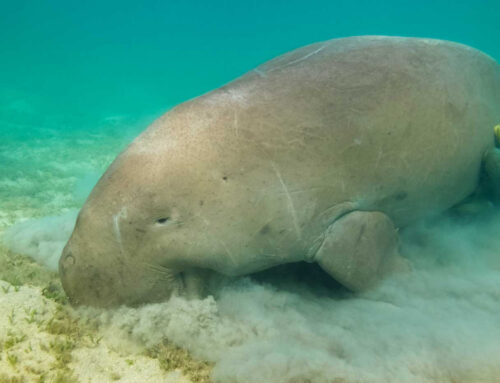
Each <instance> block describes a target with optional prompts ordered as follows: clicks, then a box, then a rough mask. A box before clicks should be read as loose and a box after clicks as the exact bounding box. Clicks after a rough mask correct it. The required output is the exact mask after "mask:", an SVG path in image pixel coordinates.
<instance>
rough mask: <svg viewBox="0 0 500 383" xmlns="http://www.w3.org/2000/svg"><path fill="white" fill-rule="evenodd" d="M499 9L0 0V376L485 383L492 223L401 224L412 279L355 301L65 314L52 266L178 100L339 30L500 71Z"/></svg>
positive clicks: (499, 244)
mask: <svg viewBox="0 0 500 383" xmlns="http://www.w3.org/2000/svg"><path fill="white" fill-rule="evenodd" d="M499 15H500V1H498V0H490V1H444V0H436V1H418V2H416V1H347V0H344V1H296V0H288V1H283V0H275V1H263V0H261V1H249V0H246V1H220V0H219V1H217V0H214V1H152V0H151V1H141V2H135V1H96V0H91V1H85V2H77V1H60V0H53V1H48V0H47V1H25V0H20V1H13V2H0V243H1V244H0V285H1V291H0V382H1V383H3V382H108V381H109V382H112V381H120V382H139V381H149V382H186V381H193V382H198V381H199V382H202V381H203V382H205V381H210V380H212V381H217V382H313V383H316V382H363V383H364V382H398V383H400V382H415V383H417V382H418V383H420V382H454V383H458V382H499V381H500V378H498V377H499V376H500V363H499V362H500V250H499V249H500V236H498V234H497V233H498V232H499V230H500V216H498V214H497V213H496V212H492V213H491V214H489V215H488V217H479V218H478V217H474V218H471V219H470V221H468V222H467V224H463V223H462V222H460V223H457V222H455V221H452V220H450V219H449V218H446V217H444V218H443V219H442V220H441V221H439V222H437V223H436V222H433V223H430V224H428V225H422V226H419V227H416V228H414V229H412V230H411V231H408V232H407V233H405V235H404V238H403V239H404V241H403V247H404V249H405V251H406V252H405V255H407V256H408V257H409V258H410V259H412V260H413V261H414V264H415V271H414V273H413V274H412V275H411V276H407V277H401V278H398V277H396V278H394V279H391V280H389V281H387V282H386V283H384V284H382V285H381V286H380V287H379V288H377V289H375V290H373V291H370V292H368V293H366V294H362V295H360V296H356V297H352V296H349V297H348V298H346V297H345V296H344V295H343V294H340V293H339V294H337V293H331V294H330V293H329V292H325V290H324V289H325V287H324V286H319V287H318V286H310V285H308V284H307V283H303V282H302V281H295V280H291V279H290V278H282V279H281V280H280V279H279V278H277V279H278V282H272V283H271V282H269V280H268V279H266V277H263V279H262V280H254V279H246V278H243V279H241V280H237V281H232V282H231V283H229V284H228V285H227V286H225V287H224V288H223V289H221V290H220V291H219V292H218V294H216V295H215V296H214V297H209V298H206V299H203V300H192V301H185V300H182V299H181V298H175V299H173V300H172V301H170V302H167V303H163V304H156V305H147V306H144V307H142V308H138V309H131V308H121V309H116V310H94V309H87V310H84V309H80V310H73V309H71V308H70V307H69V306H68V305H67V302H66V299H65V296H64V293H63V292H62V290H61V288H60V284H59V282H58V278H57V274H56V273H55V272H54V270H55V268H56V262H57V258H58V256H59V252H60V251H61V249H62V246H63V245H64V243H65V241H66V240H67V238H68V236H69V234H70V232H71V230H72V225H73V223H74V219H75V216H76V212H77V210H78V208H80V207H81V205H82V204H83V202H84V200H85V198H86V196H87V195H88V193H89V192H90V190H91V189H92V187H93V185H94V184H95V182H96V181H97V179H98V178H99V176H100V175H101V174H102V172H103V171H104V170H105V169H106V167H107V166H108V165H109V164H110V163H111V161H112V160H113V159H114V157H115V156H116V155H117V154H118V153H119V152H120V150H122V149H123V148H124V147H125V146H126V145H127V144H128V143H129V142H130V141H131V140H132V139H133V138H134V137H135V136H136V135H137V134H138V133H139V132H141V131H142V130H144V129H145V128H146V127H147V126H148V124H149V123H151V122H152V121H153V120H154V119H155V118H157V117H159V116H160V115H162V114H163V113H164V112H165V111H167V110H168V109H169V108H171V107H172V106H174V105H176V104H178V103H180V102H183V101H185V100H187V99H190V98H193V97H196V96H198V95H200V94H202V93H205V92H207V91H209V90H211V89H214V88H216V87H219V86H221V85H223V84H224V83H226V82H228V81H230V80H232V79H234V78H235V77H237V76H239V75H241V74H243V73H245V72H247V71H248V70H251V69H253V68H254V67H255V66H257V65H258V64H260V63H262V62H264V61H266V60H269V59H271V58H273V57H275V56H277V55H279V54H282V53H285V52H287V51H289V50H291V49H294V48H297V47H300V46H303V45H306V44H309V43H313V42H317V41H321V40H327V39H331V38H337V37H346V36H353V35H375V34H376V35H399V36H414V37H431V38H439V39H445V40H452V41H457V42H461V43H464V44H467V45H470V46H473V47H475V48H477V49H480V50H482V51H483V52H485V53H487V54H489V55H490V56H492V57H493V58H495V59H496V60H497V61H498V60H500V17H499ZM499 107H500V105H499ZM499 123H500V121H499Z"/></svg>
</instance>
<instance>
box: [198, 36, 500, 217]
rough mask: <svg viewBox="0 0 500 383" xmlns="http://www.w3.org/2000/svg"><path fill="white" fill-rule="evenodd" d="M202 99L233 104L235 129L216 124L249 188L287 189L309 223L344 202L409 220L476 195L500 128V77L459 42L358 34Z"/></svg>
mask: <svg viewBox="0 0 500 383" xmlns="http://www.w3.org/2000/svg"><path fill="white" fill-rule="evenodd" d="M195 102H201V103H202V104H204V103H206V104H207V105H212V104H213V105H217V106H218V107H220V105H221V104H227V108H226V109H227V114H228V117H227V118H228V120H230V121H233V120H234V121H233V122H231V123H230V124H229V125H230V126H231V128H230V129H229V128H228V126H224V127H220V128H219V129H224V130H225V132H223V133H221V132H220V131H219V130H218V128H217V127H213V131H214V132H213V134H214V136H220V135H224V137H225V139H224V141H223V142H222V143H221V148H220V151H221V152H223V153H224V159H225V160H224V161H226V162H227V163H228V164H229V163H230V164H233V165H234V164H237V165H238V166H240V165H242V164H244V166H245V171H246V172H247V174H250V175H249V176H248V177H249V179H248V184H249V185H257V187H258V185H262V184H263V183H264V181H262V182H261V180H262V179H269V178H273V179H275V180H276V184H277V185H276V186H277V188H278V189H279V188H280V185H279V184H280V183H281V184H282V185H281V186H284V185H286V193H290V195H289V196H288V197H287V198H288V199H293V203H294V204H295V206H301V207H302V209H299V210H300V211H299V210H297V211H298V212H297V214H298V215H299V216H298V217H296V219H297V220H298V222H297V225H303V224H304V223H305V222H306V221H308V220H311V219H314V217H315V216H317V215H318V214H321V213H322V212H324V211H327V210H328V209H329V208H331V207H332V206H335V205H336V204H341V203H344V202H352V203H353V206H355V208H356V209H361V210H379V211H383V212H385V213H387V214H388V215H389V216H390V217H391V218H392V219H393V220H394V221H395V223H396V224H397V225H405V224H407V223H409V222H411V221H413V220H415V219H417V218H419V217H422V216H424V215H426V214H428V213H429V212H431V211H441V210H444V209H446V208H448V207H450V206H452V205H453V204H455V203H457V202H459V201H460V200H461V199H463V198H464V197H466V196H467V195H468V194H470V193H471V192H473V190H474V189H475V188H476V186H477V182H478V178H479V171H480V166H481V165H480V163H481V158H482V155H483V154H484V152H485V151H486V150H487V149H489V148H490V147H492V146H493V143H494V140H493V130H492V128H493V126H494V125H495V124H497V123H499V122H500V70H499V66H498V64H497V63H496V62H495V61H494V60H493V59H491V58H490V57H488V56H487V55H485V54H483V53H481V52H479V51H477V50H475V49H472V48H469V47H467V46H464V45H461V44H457V43H451V42H445V41H439V40H430V39H414V38H399V37H353V38H345V39H336V40H330V41H326V42H323V43H318V44H313V45H310V46H307V47H304V48H301V49H298V50H296V51H292V52H290V53H287V54H285V55H283V56H280V57H278V58H276V59H274V60H272V61H269V62H268V63H265V64H263V65H261V66H260V67H258V68H257V69H255V70H254V71H252V72H249V73H248V74H246V75H244V76H243V77H241V78H239V79H237V80H236V81H233V82H232V83H229V84H228V85H226V86H225V87H223V88H221V89H219V90H217V91H215V92H211V93H209V94H207V95H205V96H203V97H201V98H198V99H196V101H195ZM228 136H229V137H228ZM231 148H232V149H233V150H232V149H231ZM228 167H230V165H228ZM233 167H234V166H233ZM256 168H258V169H260V170H259V172H255V174H256V175H255V176H251V174H252V173H251V172H250V170H251V169H256ZM263 169H267V171H265V170H263ZM264 173H265V175H263V174H264ZM252 177H253V178H252ZM289 202H290V201H289Z"/></svg>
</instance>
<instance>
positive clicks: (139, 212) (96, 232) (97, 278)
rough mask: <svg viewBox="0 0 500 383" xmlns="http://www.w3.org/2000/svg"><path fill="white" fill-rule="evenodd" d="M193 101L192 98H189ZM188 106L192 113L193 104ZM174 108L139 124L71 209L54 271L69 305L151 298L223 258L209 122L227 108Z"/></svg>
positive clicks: (223, 211)
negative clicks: (72, 217) (72, 220)
mask: <svg viewBox="0 0 500 383" xmlns="http://www.w3.org/2000/svg"><path fill="white" fill-rule="evenodd" d="M195 104H200V103H199V102H198V103H195ZM194 109H195V110H194ZM212 109H213V107H211V106H210V103H207V105H205V106H203V107H199V106H196V105H192V104H191V103H187V104H184V105H181V106H179V107H177V108H175V109H173V110H172V111H170V112H169V113H167V114H166V115H164V116H163V117H162V118H160V119H159V120H158V121H156V122H155V123H154V124H153V125H152V126H151V127H150V128H148V129H147V130H146V131H145V132H144V133H143V134H142V135H140V136H139V137H138V138H137V139H136V140H135V141H134V142H133V143H132V144H131V145H130V146H129V147H128V148H127V149H126V150H124V151H123V152H122V153H121V154H120V155H119V156H118V157H117V158H116V159H115V161H114V162H113V163H112V165H111V166H110V167H109V169H108V170H107V171H106V172H105V174H104V175H103V176H102V178H101V179H100V180H99V182H98V184H97V185H96V186H95V188H94V190H93V191H92V192H91V194H90V195H89V197H88V199H87V201H86V202H85V204H84V206H83V208H82V209H81V211H80V214H79V216H78V219H77V221H76V225H75V228H74V231H73V233H72V235H71V238H70V240H69V241H68V243H67V245H66V247H65V248H64V250H63V253H62V255H61V258H60V261H59V272H60V276H61V280H62V284H63V287H64V289H65V291H66V293H67V294H68V296H69V298H70V300H71V302H73V303H75V304H83V305H93V306H112V305H118V304H132V305H133V304H138V303H143V302H154V301H161V300H164V299H166V298H168V297H169V296H170V295H171V294H172V293H175V292H182V291H184V290H186V289H188V288H189V283H190V282H189V278H188V277H192V278H193V279H194V280H196V278H197V276H199V275H201V274H203V273H205V271H206V270H209V269H214V268H217V265H214V264H213V263H214V262H217V261H214V258H213V257H212V258H211V257H210V255H211V254H219V253H222V254H225V253H226V252H227V248H228V247H231V244H230V242H231V241H233V240H234V239H236V240H237V238H234V237H233V238H232V236H231V235H228V236H227V237H224V233H225V232H227V230H226V231H225V230H224V229H225V227H224V225H225V224H224V223H227V222H228V220H230V217H228V216H227V214H228V213H229V212H230V211H231V212H232V213H231V214H234V215H235V216H236V215H237V212H236V213H235V211H234V209H233V207H232V206H230V205H231V201H230V199H228V198H227V187H228V183H229V182H230V180H228V176H227V174H226V173H225V169H224V158H223V157H224V156H221V155H220V154H219V152H218V150H216V149H215V148H216V147H217V145H214V141H217V142H218V143H219V144H220V137H217V135H216V134H215V135H214V134H213V132H212V133H210V130H211V129H212V128H214V129H215V126H220V125H221V124H225V123H226V122H227V121H229V120H231V119H232V118H233V116H232V115H231V114H228V115H226V114H225V113H224V112H217V111H215V110H212Z"/></svg>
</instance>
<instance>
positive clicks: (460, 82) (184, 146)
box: [59, 36, 500, 306]
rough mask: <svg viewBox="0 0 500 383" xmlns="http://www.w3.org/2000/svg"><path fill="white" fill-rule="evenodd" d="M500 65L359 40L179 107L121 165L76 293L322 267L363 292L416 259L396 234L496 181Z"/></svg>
mask: <svg viewBox="0 0 500 383" xmlns="http://www.w3.org/2000/svg"><path fill="white" fill-rule="evenodd" d="M499 122H500V69H499V65H498V64H497V63H496V62H495V61H494V60H493V59H492V58H490V57H488V56H487V55H485V54H483V53H481V52H479V51H477V50H475V49H472V48H470V47H467V46H464V45H461V44H457V43H452V42H446V41H439V40H431V39H416V38H402V37H378V36H366V37H350V38H343V39H334V40H329V41H326V42H320V43H317V44H312V45H309V46H306V47H303V48H300V49H297V50H294V51H292V52H289V53H287V54H284V55H282V56H279V57H277V58H275V59H274V60H271V61H269V62H267V63H265V64H263V65H261V66H259V67H257V68H256V69H255V70H253V71H250V72H249V73H247V74H245V75H243V76H242V77H240V78H238V79H236V80H234V81H232V82H230V83H229V84H227V85H225V86H223V87H221V88H219V89H216V90H214V91H212V92H209V93H207V94H204V95H202V96H200V97H197V98H195V99H193V100H190V101H187V102H185V103H183V104H181V105H179V106H177V107H176V108H174V109H172V110H171V111H169V112H168V113H166V114H165V115H163V116H162V117H161V118H159V119H158V120H157V121H155V122H154V123H153V124H152V125H151V126H150V127H149V128H148V129H147V130H145V131H144V132H143V133H142V134H141V135H140V136H139V137H138V138H137V139H135V141H133V142H132V143H131V144H130V146H129V147H128V148H126V149H125V150H124V151H123V152H122V153H121V154H120V155H119V156H118V157H117V158H116V160H115V161H114V162H113V163H112V165H111V166H110V167H109V169H108V170H107V171H106V172H105V174H104V175H103V176H102V178H101V179H100V181H99V182H98V184H97V185H96V186H95V188H94V190H93V191H92V193H91V194H90V196H89V197H88V199H87V201H86V203H85V205H84V206H83V208H82V209H81V212H80V214H79V216H78V219H77V222H76V226H75V228H74V232H73V234H72V236H71V238H70V240H69V242H68V243H67V245H66V247H65V249H64V251H63V254H62V256H61V259H60V262H59V268H60V275H61V279H62V283H63V286H64V289H65V291H66V292H67V294H68V296H69V297H70V299H71V301H72V302H73V303H75V304H86V305H98V306H111V305H117V304H139V303H142V302H154V301H160V300H164V299H166V298H168V297H169V296H170V295H171V294H172V293H187V294H196V293H197V292H199V291H201V290H202V289H203V286H204V284H205V281H206V280H207V278H210V276H211V275H212V274H217V273H220V274H224V275H230V276H237V275H244V274H248V273H253V272H256V271H260V270H264V269H266V268H270V267H273V266H276V265H280V264H285V263H291V262H299V261H306V262H317V263H318V264H319V265H320V266H321V267H322V268H323V269H324V270H325V271H326V272H327V273H328V274H329V275H331V276H332V277H333V278H335V279H336V280H337V281H338V282H340V283H342V284H343V285H344V286H346V287H348V288H350V289H352V290H355V291H357V290H362V289H366V288H367V287H369V286H371V285H372V284H373V283H375V282H376V281H377V280H379V279H380V278H382V277H383V276H384V274H386V273H389V272H391V271H393V270H398V269H405V268H406V267H407V265H406V262H405V261H404V258H402V257H401V256H400V255H399V254H398V236H397V230H398V228H400V227H404V226H406V225H408V224H410V223H412V222H414V221H416V220H418V219H420V218H422V217H425V216H427V215H429V214H433V213H437V212H441V211H444V210H446V209H448V208H449V207H451V206H452V205H454V204H456V203H458V202H459V201H461V200H463V199H464V198H466V197H467V196H468V195H470V194H471V193H473V192H474V190H475V189H476V188H477V186H478V181H479V178H480V172H481V169H482V166H483V165H484V168H485V169H487V170H488V172H489V175H490V178H491V179H492V180H493V181H495V180H496V179H497V178H495V177H496V175H497V174H500V172H499V171H498V168H499V166H498V164H499V163H500V161H499V160H498V158H499V157H498V154H497V151H496V149H495V148H494V135H493V127H494V126H495V125H496V124H498V123H499Z"/></svg>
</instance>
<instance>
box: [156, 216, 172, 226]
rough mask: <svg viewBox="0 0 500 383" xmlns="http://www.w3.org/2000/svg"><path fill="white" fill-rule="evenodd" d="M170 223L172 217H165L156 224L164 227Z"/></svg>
mask: <svg viewBox="0 0 500 383" xmlns="http://www.w3.org/2000/svg"><path fill="white" fill-rule="evenodd" d="M168 221H170V217H163V218H159V219H157V220H156V223H157V224H159V225H164V224H166V223H167V222H168Z"/></svg>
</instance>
